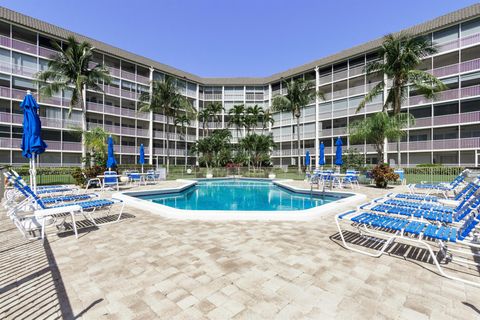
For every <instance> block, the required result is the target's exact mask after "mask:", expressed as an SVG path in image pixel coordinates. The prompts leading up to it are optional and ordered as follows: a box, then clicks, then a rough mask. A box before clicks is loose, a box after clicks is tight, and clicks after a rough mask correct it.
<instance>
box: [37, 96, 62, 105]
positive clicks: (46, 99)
mask: <svg viewBox="0 0 480 320" xmlns="http://www.w3.org/2000/svg"><path fill="white" fill-rule="evenodd" d="M38 102H39V103H47V104H51V105H54V106H61V105H62V98H61V97H47V96H39V97H38Z"/></svg>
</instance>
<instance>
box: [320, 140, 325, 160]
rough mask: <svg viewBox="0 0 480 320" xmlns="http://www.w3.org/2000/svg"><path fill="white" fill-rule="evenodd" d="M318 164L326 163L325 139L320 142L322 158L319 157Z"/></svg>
mask: <svg viewBox="0 0 480 320" xmlns="http://www.w3.org/2000/svg"><path fill="white" fill-rule="evenodd" d="M318 164H319V165H321V166H324V165H325V145H324V144H323V141H322V142H321V143H320V159H318Z"/></svg>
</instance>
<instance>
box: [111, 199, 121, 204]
mask: <svg viewBox="0 0 480 320" xmlns="http://www.w3.org/2000/svg"><path fill="white" fill-rule="evenodd" d="M111 200H112V201H113V202H115V203H121V202H123V200H121V199H117V198H112V199H111Z"/></svg>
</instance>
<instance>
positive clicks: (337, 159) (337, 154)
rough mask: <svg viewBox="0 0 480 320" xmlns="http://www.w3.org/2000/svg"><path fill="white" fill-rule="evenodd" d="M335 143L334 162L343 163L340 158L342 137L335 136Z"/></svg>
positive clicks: (338, 164)
mask: <svg viewBox="0 0 480 320" xmlns="http://www.w3.org/2000/svg"><path fill="white" fill-rule="evenodd" d="M335 145H336V146H337V148H336V150H335V164H336V165H337V166H341V165H343V160H342V145H343V143H342V139H340V137H338V138H337V141H336V142H335Z"/></svg>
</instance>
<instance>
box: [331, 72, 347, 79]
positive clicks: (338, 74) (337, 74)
mask: <svg viewBox="0 0 480 320" xmlns="http://www.w3.org/2000/svg"><path fill="white" fill-rule="evenodd" d="M347 76H348V70H347V69H345V70H340V71H334V72H333V81H337V80H340V79H345V78H346V77H347Z"/></svg>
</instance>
